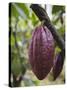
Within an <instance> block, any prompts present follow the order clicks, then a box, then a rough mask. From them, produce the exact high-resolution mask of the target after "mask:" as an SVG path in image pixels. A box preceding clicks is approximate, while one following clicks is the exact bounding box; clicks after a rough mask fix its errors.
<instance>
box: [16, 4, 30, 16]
mask: <svg viewBox="0 0 67 90" xmlns="http://www.w3.org/2000/svg"><path fill="white" fill-rule="evenodd" d="M16 4H17V5H18V6H19V7H20V8H21V9H22V11H23V12H24V13H25V15H26V16H27V17H29V9H28V6H27V5H26V4H23V3H16Z"/></svg>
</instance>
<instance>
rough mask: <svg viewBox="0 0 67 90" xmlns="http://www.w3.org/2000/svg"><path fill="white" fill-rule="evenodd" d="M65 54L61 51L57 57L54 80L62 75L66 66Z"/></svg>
mask: <svg viewBox="0 0 67 90" xmlns="http://www.w3.org/2000/svg"><path fill="white" fill-rule="evenodd" d="M64 53H65V52H64V51H61V52H60V53H58V54H57V55H56V56H55V59H54V66H53V77H54V80H56V78H57V77H58V76H59V75H60V73H61V71H62V68H63V64H64V56H65V55H64Z"/></svg>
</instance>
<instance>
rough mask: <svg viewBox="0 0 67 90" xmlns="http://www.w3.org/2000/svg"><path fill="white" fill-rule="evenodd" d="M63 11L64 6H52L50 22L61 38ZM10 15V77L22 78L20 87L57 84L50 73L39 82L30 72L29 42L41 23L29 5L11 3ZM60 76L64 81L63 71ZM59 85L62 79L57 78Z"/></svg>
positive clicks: (57, 48) (63, 24) (63, 27)
mask: <svg viewBox="0 0 67 90" xmlns="http://www.w3.org/2000/svg"><path fill="white" fill-rule="evenodd" d="M44 6H45V5H44ZM64 10H65V7H64V6H57V5H56V6H55V5H53V6H52V22H53V24H54V25H55V26H56V28H57V30H58V33H60V34H61V36H62V37H63V38H64V32H65V21H64V17H63V14H64ZM10 13H11V15H10V17H9V20H10V22H11V23H9V26H10V27H11V29H9V31H10V30H11V38H10V39H11V40H10V41H11V42H10V45H11V75H15V76H16V78H18V77H19V76H20V75H21V76H22V82H21V86H32V85H34V86H35V85H45V84H50V83H51V84H57V83H58V81H55V82H53V81H51V78H52V73H51V72H50V75H48V77H47V78H46V79H45V80H43V81H39V80H38V79H37V78H36V77H35V76H34V74H33V73H32V71H31V67H30V64H29V61H28V47H29V42H30V39H31V35H32V32H33V30H34V28H35V27H36V26H37V25H39V24H40V23H41V22H40V21H39V19H38V18H37V16H36V15H35V14H34V12H33V11H32V10H31V9H30V4H23V3H11V12H10ZM62 20H63V22H62ZM58 51H59V47H58V46H57V45H56V53H57V52H58ZM61 76H63V79H64V70H63V73H62V74H61V75H60V77H61ZM11 78H13V77H11ZM11 82H12V81H11ZM59 83H63V80H62V78H59Z"/></svg>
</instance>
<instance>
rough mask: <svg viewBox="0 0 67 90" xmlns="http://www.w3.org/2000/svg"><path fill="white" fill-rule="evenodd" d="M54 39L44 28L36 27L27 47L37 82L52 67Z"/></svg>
mask: <svg viewBox="0 0 67 90" xmlns="http://www.w3.org/2000/svg"><path fill="white" fill-rule="evenodd" d="M54 50H55V47H54V39H53V36H52V34H51V32H50V31H49V30H48V28H47V27H46V26H45V27H43V26H39V27H37V28H36V29H35V30H34V32H33V34H32V39H31V43H30V46H29V61H30V64H31V67H32V71H33V72H34V74H35V75H36V76H37V78H38V79H39V80H42V79H44V78H45V77H46V76H47V75H48V73H49V72H50V70H51V67H52V66H53V59H54Z"/></svg>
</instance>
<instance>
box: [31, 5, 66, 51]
mask: <svg viewBox="0 0 67 90" xmlns="http://www.w3.org/2000/svg"><path fill="white" fill-rule="evenodd" d="M30 8H31V9H32V10H33V11H34V13H35V14H36V15H37V17H38V18H39V20H40V21H44V25H45V26H47V28H48V29H49V30H50V32H51V33H52V35H53V37H54V39H55V41H56V42H57V44H58V46H59V48H60V49H61V50H65V42H64V40H63V38H62V37H61V36H60V34H59V33H58V32H57V29H56V28H55V26H54V25H53V24H52V22H51V21H50V18H49V16H48V14H47V12H46V11H45V9H43V8H42V7H41V6H39V5H38V4H31V6H30Z"/></svg>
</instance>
